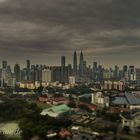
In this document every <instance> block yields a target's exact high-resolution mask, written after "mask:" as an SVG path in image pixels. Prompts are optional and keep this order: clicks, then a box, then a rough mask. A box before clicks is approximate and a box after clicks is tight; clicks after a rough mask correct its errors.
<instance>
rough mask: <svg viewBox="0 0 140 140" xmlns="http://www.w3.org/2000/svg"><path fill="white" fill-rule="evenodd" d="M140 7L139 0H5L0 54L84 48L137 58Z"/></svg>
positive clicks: (53, 52) (0, 13)
mask: <svg viewBox="0 0 140 140" xmlns="http://www.w3.org/2000/svg"><path fill="white" fill-rule="evenodd" d="M139 7H140V1H139V0H0V50H1V51H0V55H1V57H3V56H5V55H6V54H10V55H11V56H12V57H14V58H15V59H17V57H18V55H21V56H24V55H25V54H26V55H28V56H30V58H31V57H32V56H34V55H45V54H46V55H53V56H55V55H56V56H58V55H61V54H66V55H68V56H70V55H72V52H73V50H75V49H76V50H80V49H83V50H84V52H85V54H86V55H88V56H89V57H90V56H91V57H92V56H104V57H109V56H110V59H112V60H113V56H118V61H119V60H120V56H122V55H124V56H126V57H130V56H131V58H130V59H133V60H134V61H135V59H134V57H135V56H136V55H137V54H138V52H140V47H139V44H140V18H139V17H140V14H139V13H140V9H139ZM16 54H18V55H16ZM130 54H132V55H130ZM14 58H13V59H14ZM43 59H44V58H41V57H40V58H39V61H40V62H41V61H42V62H44V60H43ZM53 59H55V57H52V59H51V61H52V62H55V60H53ZM91 61H92V60H91Z"/></svg>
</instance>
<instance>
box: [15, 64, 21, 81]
mask: <svg viewBox="0 0 140 140" xmlns="http://www.w3.org/2000/svg"><path fill="white" fill-rule="evenodd" d="M14 74H15V80H16V82H19V81H20V66H19V64H15V66H14Z"/></svg>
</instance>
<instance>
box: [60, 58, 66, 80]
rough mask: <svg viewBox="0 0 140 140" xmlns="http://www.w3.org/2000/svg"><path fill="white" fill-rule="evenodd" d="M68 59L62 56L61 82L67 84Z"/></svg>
mask: <svg viewBox="0 0 140 140" xmlns="http://www.w3.org/2000/svg"><path fill="white" fill-rule="evenodd" d="M65 63H66V58H65V56H61V82H65V65H66V64H65Z"/></svg>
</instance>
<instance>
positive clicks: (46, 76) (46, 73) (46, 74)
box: [42, 68, 51, 83]
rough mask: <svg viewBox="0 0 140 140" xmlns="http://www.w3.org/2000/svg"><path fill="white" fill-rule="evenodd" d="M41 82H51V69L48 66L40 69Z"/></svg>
mask: <svg viewBox="0 0 140 140" xmlns="http://www.w3.org/2000/svg"><path fill="white" fill-rule="evenodd" d="M42 82H46V83H50V82H51V70H50V69H49V68H47V69H43V70H42Z"/></svg>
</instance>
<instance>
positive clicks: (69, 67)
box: [68, 64, 72, 77]
mask: <svg viewBox="0 0 140 140" xmlns="http://www.w3.org/2000/svg"><path fill="white" fill-rule="evenodd" d="M69 76H72V65H71V64H68V77H69Z"/></svg>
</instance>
